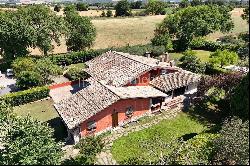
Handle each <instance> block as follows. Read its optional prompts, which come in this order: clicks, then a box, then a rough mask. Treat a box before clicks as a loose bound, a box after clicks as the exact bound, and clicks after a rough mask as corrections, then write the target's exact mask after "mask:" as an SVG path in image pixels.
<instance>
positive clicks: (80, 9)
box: [76, 3, 88, 11]
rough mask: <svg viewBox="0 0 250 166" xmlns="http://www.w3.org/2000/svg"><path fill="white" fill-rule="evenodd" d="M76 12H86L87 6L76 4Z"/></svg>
mask: <svg viewBox="0 0 250 166" xmlns="http://www.w3.org/2000/svg"><path fill="white" fill-rule="evenodd" d="M76 10H77V11H88V5H87V4H85V3H78V4H76Z"/></svg>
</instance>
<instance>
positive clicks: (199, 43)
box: [189, 38, 242, 52]
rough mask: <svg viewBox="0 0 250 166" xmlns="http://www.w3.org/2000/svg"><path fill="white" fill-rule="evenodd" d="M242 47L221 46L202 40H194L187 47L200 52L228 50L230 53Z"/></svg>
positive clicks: (236, 45)
mask: <svg viewBox="0 0 250 166" xmlns="http://www.w3.org/2000/svg"><path fill="white" fill-rule="evenodd" d="M241 46H242V45H241V44H222V43H219V42H213V41H206V40H204V39H202V38H197V39H194V40H193V41H192V42H191V43H190V44H189V47H190V48H191V49H194V50H195V49H196V50H197V49H200V50H207V51H216V50H218V49H219V50H225V49H228V50H230V51H234V52H236V51H237V50H238V49H239V48H240V47H241Z"/></svg>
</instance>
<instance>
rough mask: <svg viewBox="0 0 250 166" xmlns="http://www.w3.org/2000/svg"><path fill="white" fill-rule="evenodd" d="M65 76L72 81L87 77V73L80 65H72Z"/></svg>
mask: <svg viewBox="0 0 250 166" xmlns="http://www.w3.org/2000/svg"><path fill="white" fill-rule="evenodd" d="M64 76H65V77H66V78H68V79H69V80H71V81H75V80H79V79H85V78H86V77H87V73H86V72H85V71H83V70H82V69H81V68H79V67H71V68H69V69H68V71H67V72H66V73H65V74H64Z"/></svg>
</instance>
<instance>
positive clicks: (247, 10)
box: [241, 7, 249, 23]
mask: <svg viewBox="0 0 250 166" xmlns="http://www.w3.org/2000/svg"><path fill="white" fill-rule="evenodd" d="M243 11H244V13H243V14H242V15H241V17H242V18H243V19H244V20H247V22H248V23H249V7H246V8H245V9H244V10H243Z"/></svg>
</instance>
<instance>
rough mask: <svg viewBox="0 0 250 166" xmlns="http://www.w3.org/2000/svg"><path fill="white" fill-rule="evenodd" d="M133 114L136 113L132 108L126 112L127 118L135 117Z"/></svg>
mask: <svg viewBox="0 0 250 166" xmlns="http://www.w3.org/2000/svg"><path fill="white" fill-rule="evenodd" d="M133 112H134V109H133V108H132V107H131V106H130V107H128V108H127V109H126V112H125V115H126V116H128V117H129V116H132V115H133Z"/></svg>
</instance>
